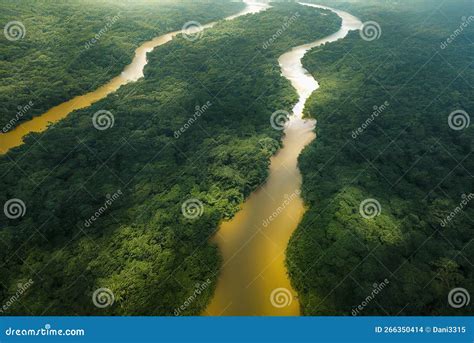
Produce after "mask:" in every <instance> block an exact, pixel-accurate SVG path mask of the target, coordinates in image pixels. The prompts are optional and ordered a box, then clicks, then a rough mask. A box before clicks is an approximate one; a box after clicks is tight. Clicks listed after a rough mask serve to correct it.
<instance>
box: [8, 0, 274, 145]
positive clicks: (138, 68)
mask: <svg viewBox="0 0 474 343" xmlns="http://www.w3.org/2000/svg"><path fill="white" fill-rule="evenodd" d="M244 2H245V5H246V6H245V8H244V9H243V10H242V11H240V12H238V13H237V14H234V15H231V16H229V17H226V18H225V20H232V19H235V18H237V17H240V16H242V15H246V14H250V13H257V12H260V11H263V10H266V9H267V8H269V7H270V6H269V5H268V4H266V3H262V2H258V1H256V0H244ZM216 23H217V21H215V22H211V23H208V24H206V25H202V26H201V27H195V28H194V27H193V28H192V29H194V30H192V33H196V32H198V31H199V30H204V29H207V28H210V27H213V26H214V25H215V24H216ZM182 32H183V30H179V31H174V32H169V33H166V34H164V35H161V36H158V37H155V38H154V39H152V40H150V41H148V42H145V43H143V44H142V45H140V46H139V47H138V48H137V49H136V50H135V55H134V57H133V60H132V62H131V63H130V64H129V65H127V66H126V67H125V69H124V70H123V71H122V73H121V74H120V75H119V76H116V77H114V78H113V79H112V80H110V81H109V82H107V83H106V84H104V85H103V86H101V87H99V88H98V89H96V90H94V91H92V92H89V93H87V94H84V95H80V96H76V97H74V98H72V99H71V100H68V101H66V102H63V103H62V104H60V105H57V106H55V107H52V108H51V109H50V110H48V111H47V112H45V113H43V114H41V115H39V116H37V117H34V118H33V119H31V120H29V121H27V122H24V123H22V124H20V125H18V126H17V127H15V128H14V129H13V130H10V131H8V132H6V133H0V154H5V153H6V152H7V151H8V150H10V149H11V148H14V147H16V146H19V145H21V144H22V143H23V137H24V136H26V135H27V134H29V133H32V132H42V131H45V130H46V129H47V128H48V126H49V125H50V124H54V123H56V122H57V121H59V120H61V119H63V118H65V117H66V116H67V115H68V114H70V113H71V112H73V111H75V110H79V109H82V108H86V107H89V106H90V105H92V104H93V103H95V102H97V101H99V100H100V99H103V98H105V97H106V96H107V95H109V94H110V93H113V92H115V91H116V90H118V89H119V88H120V86H123V85H125V84H127V83H130V82H134V81H137V80H138V79H140V78H142V77H143V69H144V68H145V65H146V64H147V62H148V61H147V58H146V56H147V53H149V52H151V51H152V50H153V49H155V48H156V47H158V46H160V45H163V44H165V43H168V42H169V41H170V40H172V39H173V37H174V36H176V35H177V34H180V33H182Z"/></svg>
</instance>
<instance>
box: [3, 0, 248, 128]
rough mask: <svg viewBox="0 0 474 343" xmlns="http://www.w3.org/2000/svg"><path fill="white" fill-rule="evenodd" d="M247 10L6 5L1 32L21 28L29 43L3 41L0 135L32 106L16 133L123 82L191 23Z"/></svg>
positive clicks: (83, 3)
mask: <svg viewBox="0 0 474 343" xmlns="http://www.w3.org/2000/svg"><path fill="white" fill-rule="evenodd" d="M242 7H243V4H241V3H225V2H222V1H218V0H211V1H205V2H201V1H191V0H179V1H160V2H150V1H145V0H139V1H132V2H130V1H124V0H119V1H111V0H105V1H99V2H98V1H92V0H79V1H60V2H58V1H41V2H39V1H36V0H24V1H7V0H2V1H1V2H0V8H1V11H0V23H2V27H3V26H4V25H6V23H8V22H11V21H20V22H21V23H22V24H23V25H24V27H25V36H24V38H22V39H19V40H16V41H9V40H7V39H6V38H5V37H4V36H3V35H2V37H1V39H0V55H1V56H2V60H1V61H0V78H1V81H0V129H1V128H3V127H5V125H6V124H7V123H9V122H10V120H12V118H16V117H17V116H16V114H17V112H18V108H19V107H24V106H26V105H28V104H29V103H30V101H31V102H32V105H31V109H28V110H27V111H25V113H22V114H21V115H19V116H18V119H19V120H18V121H16V120H15V121H14V122H12V124H13V126H15V125H17V124H19V123H21V122H22V121H25V120H28V119H31V118H32V117H34V116H37V115H40V114H42V113H44V112H46V111H47V110H48V109H50V108H51V107H53V106H55V105H58V104H60V103H62V102H64V101H66V100H69V99H71V98H72V97H74V96H76V95H81V94H85V93H87V92H90V91H93V90H95V89H97V88H98V87H99V86H100V85H102V84H104V83H105V82H106V81H108V80H110V79H112V78H113V77H114V76H117V75H118V74H120V72H121V71H122V70H123V68H124V66H125V65H127V64H129V63H130V62H131V61H132V58H133V55H134V51H135V49H136V48H137V47H138V46H139V45H140V43H142V42H145V41H147V40H150V39H152V38H153V37H156V36H159V35H161V34H163V33H166V32H169V31H175V30H178V29H181V27H182V26H183V24H184V23H186V22H187V21H190V20H196V21H200V22H202V23H203V24H204V23H207V22H210V21H213V20H216V19H219V18H222V17H223V16H227V15H230V14H233V13H235V12H237V11H238V10H239V9H241V8H242ZM7 129H10V127H7Z"/></svg>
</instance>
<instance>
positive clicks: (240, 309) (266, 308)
mask: <svg viewBox="0 0 474 343" xmlns="http://www.w3.org/2000/svg"><path fill="white" fill-rule="evenodd" d="M301 4H302V5H307V6H311V7H320V8H326V9H329V8H327V7H323V6H318V5H313V4H303V3H301ZM331 10H332V11H334V12H336V13H337V14H338V15H339V16H340V17H341V18H342V20H343V21H342V26H341V28H340V30H339V31H337V32H336V33H334V34H332V35H330V36H328V37H325V38H323V39H320V40H317V41H314V42H312V43H309V44H304V45H301V46H298V47H295V48H293V49H291V50H290V51H288V52H287V53H285V54H283V55H281V56H280V58H279V63H280V68H281V72H282V75H283V76H284V77H286V78H287V79H288V80H290V81H291V84H292V85H293V87H294V88H295V89H296V90H297V92H298V95H299V101H298V103H297V104H296V105H295V107H294V108H293V113H292V116H291V117H290V120H289V121H288V122H287V124H286V126H285V131H284V132H285V137H284V140H283V144H284V145H283V148H282V149H281V150H280V151H279V152H278V153H277V154H276V155H275V156H273V158H272V159H271V165H270V174H269V178H268V179H267V181H266V183H265V184H264V185H263V186H262V187H260V188H259V189H257V190H256V191H255V192H254V193H252V194H251V195H250V197H249V198H248V199H247V200H246V201H245V203H244V204H243V206H242V209H241V211H239V212H238V213H237V215H236V216H235V217H234V218H233V219H232V220H231V221H228V222H224V223H222V224H221V226H220V228H219V231H218V233H217V234H216V236H215V237H214V238H213V241H214V242H216V243H217V244H218V246H219V248H220V250H221V253H222V256H223V266H222V270H221V274H220V277H219V280H218V283H217V289H216V292H215V295H214V298H213V299H212V301H211V303H210V305H209V306H208V308H207V309H206V310H205V311H204V313H203V314H204V315H214V316H218V315H226V316H235V315H265V316H267V315H270V316H295V315H299V303H298V299H297V296H296V292H295V291H294V290H293V288H292V287H291V284H290V281H289V279H288V275H287V271H286V267H285V250H286V247H287V245H288V240H289V239H290V236H291V234H292V233H293V231H294V230H295V228H296V227H297V225H298V223H299V221H300V220H301V218H302V216H303V213H304V204H303V201H302V199H301V197H300V196H299V193H300V187H301V174H300V172H299V170H298V167H297V158H298V155H299V154H300V153H301V151H302V150H303V148H304V147H305V146H306V145H307V144H309V143H310V142H311V141H312V140H313V139H314V138H315V134H314V132H313V129H314V126H315V124H316V121H315V120H305V119H303V118H302V111H303V108H304V104H305V102H306V100H307V99H308V97H309V96H310V95H311V93H312V92H313V91H315V90H316V89H317V88H318V87H319V85H318V83H317V82H316V80H315V79H314V78H313V77H312V76H311V75H310V74H309V73H308V72H307V71H306V69H304V68H303V66H302V64H301V59H302V57H303V56H304V54H305V53H306V52H307V51H308V50H309V49H311V48H314V47H316V46H319V45H322V44H324V43H327V42H333V41H336V40H338V39H340V38H344V37H345V36H346V35H347V33H348V32H349V31H350V30H355V29H359V28H360V26H361V22H360V21H359V20H358V19H357V18H356V17H354V16H352V15H350V14H348V13H346V12H343V11H338V10H334V9H331ZM275 214H276V215H275Z"/></svg>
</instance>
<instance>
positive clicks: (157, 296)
mask: <svg viewBox="0 0 474 343" xmlns="http://www.w3.org/2000/svg"><path fill="white" fill-rule="evenodd" d="M296 11H298V12H299V13H300V16H299V19H298V20H297V21H295V22H293V24H292V25H291V26H290V27H288V28H287V29H286V30H285V31H284V33H283V34H282V35H281V36H280V37H279V38H278V39H276V40H275V41H274V42H273V43H272V44H270V45H269V47H268V48H267V49H264V48H263V44H264V42H265V41H267V40H268V39H269V38H270V37H272V36H273V35H274V34H275V32H276V31H277V30H279V29H281V27H282V23H283V22H284V20H285V18H288V17H291V16H292V15H293V13H295V12H296ZM339 25H340V20H339V19H338V18H337V17H336V16H335V15H332V14H329V13H326V15H322V14H321V12H320V11H318V10H315V9H310V8H306V7H302V6H300V5H296V4H282V5H275V6H274V7H273V8H272V9H270V10H268V11H267V12H264V13H259V14H256V15H248V16H244V17H241V18H239V19H236V20H233V21H225V22H220V23H219V24H217V25H216V26H215V28H213V29H209V30H206V31H205V32H204V34H203V36H202V37H201V38H200V39H198V40H196V41H194V42H190V41H188V40H186V39H184V38H183V37H177V38H176V39H174V40H173V41H171V42H170V43H168V44H165V45H163V46H161V47H159V48H157V49H156V50H154V51H153V52H152V53H150V54H149V55H148V58H149V63H148V64H147V66H146V68H145V78H143V79H141V80H139V81H138V82H136V83H133V84H129V85H126V86H123V87H121V88H120V89H119V90H118V91H117V92H116V93H114V94H111V95H110V96H108V97H107V98H106V99H104V100H102V101H99V102H97V103H95V104H94V105H92V106H91V107H90V108H87V109H84V110H81V111H76V112H73V113H71V114H70V115H69V116H68V117H67V118H66V119H64V120H62V121H61V122H59V123H57V124H55V125H54V127H52V128H50V129H49V130H47V131H45V132H44V133H42V134H34V135H30V136H29V137H27V139H26V143H25V144H24V145H23V146H20V147H18V148H15V149H13V150H11V151H10V152H9V153H8V154H7V155H6V156H4V157H3V158H2V159H1V164H0V175H2V177H1V179H0V184H1V187H2V189H3V190H5V191H4V192H3V193H2V195H1V196H0V203H2V204H3V203H4V202H5V201H6V200H7V199H9V198H20V199H23V200H24V201H25V203H26V204H27V214H26V215H25V216H24V217H23V218H21V219H18V220H6V218H5V217H2V218H1V219H0V225H1V226H0V227H2V229H1V230H0V258H1V261H2V262H3V264H2V267H1V269H0V275H1V276H0V281H1V283H0V295H1V297H0V298H6V297H7V296H8V295H9V294H10V293H11V292H12V291H13V289H14V287H15V286H14V285H15V284H16V283H17V282H18V280H19V279H21V278H25V277H31V278H33V279H34V281H35V286H34V287H32V288H31V289H30V290H29V291H28V293H27V294H26V295H25V296H24V297H23V298H22V300H21V303H19V304H18V305H17V306H15V307H12V308H11V310H10V311H11V312H10V313H14V314H50V315H53V314H60V315H65V314H113V315H123V314H130V315H139V314H141V315H144V314H146V315H172V314H173V313H174V310H175V309H177V308H178V307H179V306H181V305H182V304H183V303H184V302H185V301H186V299H188V298H189V297H190V296H191V295H192V293H193V290H194V289H195V285H196V284H202V283H204V282H206V280H208V279H209V280H210V282H211V285H210V286H209V287H208V288H206V289H205V290H204V291H203V292H202V295H201V296H200V297H198V298H197V299H196V300H195V301H192V302H191V303H190V304H189V306H188V307H187V308H186V310H185V311H184V312H183V313H184V314H198V313H200V312H201V311H202V310H203V309H204V307H205V306H206V304H207V303H208V301H209V299H210V296H211V293H212V291H213V289H214V287H215V281H216V279H217V274H218V269H219V266H220V262H219V255H218V251H217V248H216V247H215V246H213V245H211V244H209V241H208V240H209V237H210V236H212V235H213V234H214V232H215V230H216V228H217V227H218V224H219V222H220V221H221V220H223V219H225V218H230V217H231V216H232V215H233V214H234V213H235V212H236V211H237V209H238V207H239V205H240V204H241V203H242V201H243V199H244V198H245V197H246V196H248V195H249V194H250V192H251V191H253V190H254V189H255V188H256V187H257V186H258V185H259V184H261V183H262V182H263V181H264V180H265V178H266V176H267V169H268V164H269V158H270V156H271V155H272V154H273V153H274V152H275V151H276V150H277V148H278V147H279V146H280V144H281V131H276V130H274V129H273V128H272V127H271V125H270V120H269V119H270V116H271V113H272V112H274V111H275V110H279V109H287V110H289V109H291V107H292V106H293V105H294V103H295V102H296V100H297V95H296V93H295V91H294V90H293V89H292V87H291V85H290V83H289V82H288V81H287V80H285V79H284V78H283V77H282V76H281V75H280V68H279V65H278V60H277V59H278V57H279V56H280V55H281V54H282V53H283V52H285V51H287V50H289V49H290V48H291V47H292V46H296V45H300V44H302V43H306V42H310V41H313V40H315V39H318V38H320V37H323V36H326V35H328V34H330V33H332V32H335V31H336V30H337V28H338V27H339ZM208 103H210V105H209V106H207V109H206V110H205V111H203V113H202V114H201V115H199V116H197V117H196V120H195V121H194V122H191V121H190V118H194V117H195V113H196V106H200V109H203V108H204V105H205V104H208ZM104 109H106V110H108V111H110V112H111V113H112V114H113V115H114V117H115V124H114V126H113V127H111V128H109V129H107V130H104V131H98V130H96V129H95V128H94V127H93V125H92V121H91V118H92V116H93V114H94V113H95V112H96V111H98V110H104ZM182 128H185V129H183V130H181V129H182ZM177 133H178V134H177ZM39 138H41V144H35V141H36V140H37V139H39ZM20 174H21V177H19V175H20ZM23 176H24V177H23ZM117 190H121V192H122V193H123V195H122V196H121V197H119V198H118V199H117V200H116V201H114V202H113V204H112V205H111V206H110V207H109V208H108V209H107V210H106V211H105V212H104V213H103V214H102V215H101V216H100V217H99V218H98V219H97V220H95V221H93V223H92V224H91V225H89V226H87V225H85V221H86V220H87V219H88V218H90V217H91V215H93V214H94V213H95V212H96V211H97V210H98V209H99V208H100V207H101V206H103V204H104V201H105V200H106V194H114V193H115V192H117ZM190 198H194V199H199V200H200V201H201V202H202V204H203V212H202V215H201V216H200V217H198V218H196V219H188V218H186V217H185V216H183V215H182V212H181V211H182V209H181V205H182V204H183V202H185V201H186V200H187V199H190ZM99 287H106V288H109V289H110V290H112V292H113V293H114V295H115V303H114V305H113V306H111V307H108V308H106V309H103V310H99V309H97V308H96V307H94V305H93V304H92V301H91V296H92V292H93V291H94V290H95V289H97V288H99Z"/></svg>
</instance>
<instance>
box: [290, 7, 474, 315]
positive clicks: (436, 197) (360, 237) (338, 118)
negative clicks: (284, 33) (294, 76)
mask: <svg viewBox="0 0 474 343" xmlns="http://www.w3.org/2000/svg"><path fill="white" fill-rule="evenodd" d="M314 2H317V3H326V4H327V5H329V6H333V7H337V8H340V9H346V10H348V11H349V12H350V13H352V14H354V15H357V16H359V17H360V18H361V20H362V21H363V22H367V21H375V22H376V23H378V24H379V26H380V30H379V33H381V35H380V37H379V38H378V39H375V40H372V41H367V40H364V39H362V38H361V36H360V34H359V32H352V33H351V34H350V35H349V36H348V37H347V38H345V39H344V40H341V41H338V42H336V43H332V44H328V45H326V46H323V47H320V48H316V49H314V50H312V51H311V52H310V53H308V54H307V55H306V56H305V58H304V60H303V64H304V66H305V67H306V68H307V69H308V70H309V71H310V72H311V73H312V74H313V75H314V76H315V78H316V79H317V80H318V81H319V82H320V85H321V88H320V89H319V90H318V91H317V92H315V93H314V94H313V95H312V97H311V98H310V99H309V101H308V102H307V105H306V109H305V112H306V115H308V116H311V117H315V118H317V119H318V125H317V136H318V137H317V139H316V140H315V141H314V142H313V143H312V144H311V145H310V146H308V147H307V148H306V149H305V151H304V152H303V153H302V155H301V156H300V159H299V165H300V168H301V171H302V174H303V196H304V199H305V201H306V202H307V204H308V206H309V209H308V211H307V213H306V214H305V216H304V219H303V221H302V223H301V224H300V226H299V228H298V229H297V231H296V232H295V234H294V236H293V238H292V240H291V242H290V245H289V248H288V255H287V264H288V267H289V270H290V275H291V278H292V281H293V284H294V285H295V287H296V289H297V291H298V293H299V296H300V301H301V305H302V309H303V313H304V314H306V315H321V314H324V315H350V314H351V313H352V314H353V315H384V314H390V315H428V314H429V315H441V314H443V315H463V314H472V305H470V306H467V307H462V308H453V307H452V306H450V305H449V304H448V294H449V292H450V290H452V289H453V288H455V287H462V288H465V289H466V290H468V291H469V292H470V293H471V295H472V294H473V291H474V267H473V264H472V263H473V261H474V244H472V239H473V229H474V225H473V223H474V222H473V220H474V206H473V205H474V201H472V199H474V194H473V192H474V189H473V185H474V183H473V174H474V164H473V159H472V147H473V138H474V136H473V133H474V127H473V126H472V123H471V125H470V126H468V122H469V121H470V119H472V115H473V114H474V91H473V85H474V65H473V59H474V54H473V51H474V44H473V42H474V25H473V24H472V20H473V19H474V18H472V16H471V17H469V15H472V14H473V13H472V9H473V7H472V1H468V0H460V1H449V2H440V1H434V0H427V1H396V2H395V1H371V0H368V1H362V0H361V1H343V0H341V1H314ZM469 21H471V22H470V23H469ZM463 23H464V24H463ZM448 38H449V40H448ZM455 111H464V113H463V112H458V114H457V115H458V116H459V115H461V117H458V121H457V123H456V120H452V119H450V114H451V113H453V112H455ZM366 199H375V200H376V201H377V202H378V203H379V204H380V207H379V208H378V209H377V213H379V215H377V216H375V217H373V218H365V217H363V216H362V215H361V213H360V210H359V208H360V205H361V203H362V202H363V201H364V200H366ZM372 204H375V206H377V203H376V202H374V201H372ZM452 213H453V214H454V215H452ZM369 217H370V216H369ZM381 285H382V286H383V287H382V286H381Z"/></svg>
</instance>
